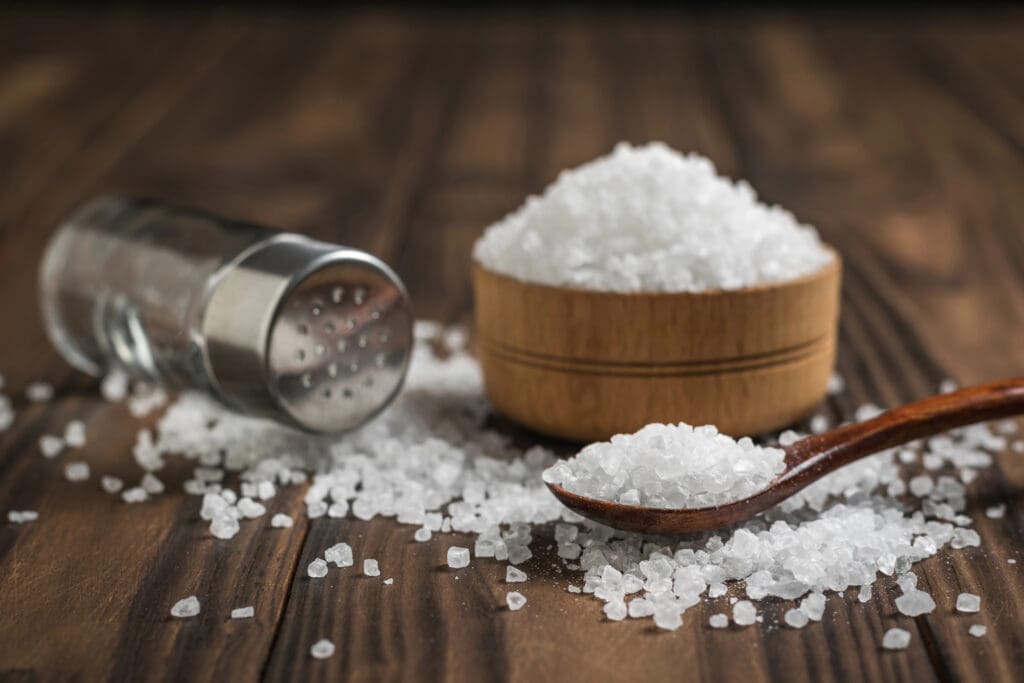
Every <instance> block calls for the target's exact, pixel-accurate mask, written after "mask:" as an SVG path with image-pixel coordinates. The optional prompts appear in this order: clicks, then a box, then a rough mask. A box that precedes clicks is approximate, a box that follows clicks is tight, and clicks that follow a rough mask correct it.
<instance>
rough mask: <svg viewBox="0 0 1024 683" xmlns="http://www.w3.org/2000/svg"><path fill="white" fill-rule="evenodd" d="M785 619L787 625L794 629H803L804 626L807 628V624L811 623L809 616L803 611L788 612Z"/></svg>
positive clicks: (791, 610)
mask: <svg viewBox="0 0 1024 683" xmlns="http://www.w3.org/2000/svg"><path fill="white" fill-rule="evenodd" d="M784 618H785V621H786V624H787V625H789V626H791V627H793V628H803V627H804V626H807V622H808V621H810V620H809V619H808V618H807V614H806V613H804V612H803V610H799V609H790V610H787V611H786V616H785V617H784Z"/></svg>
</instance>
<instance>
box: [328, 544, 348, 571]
mask: <svg viewBox="0 0 1024 683" xmlns="http://www.w3.org/2000/svg"><path fill="white" fill-rule="evenodd" d="M324 559H325V560H327V561H328V562H333V563H334V564H335V565H336V566H338V567H351V566H352V565H353V564H355V559H354V558H353V555H352V546H350V545H349V544H348V543H335V544H334V545H332V546H331V547H330V548H328V549H327V550H325V551H324Z"/></svg>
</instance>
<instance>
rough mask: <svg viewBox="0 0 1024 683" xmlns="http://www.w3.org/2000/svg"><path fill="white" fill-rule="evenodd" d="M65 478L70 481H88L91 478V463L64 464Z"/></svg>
mask: <svg viewBox="0 0 1024 683" xmlns="http://www.w3.org/2000/svg"><path fill="white" fill-rule="evenodd" d="M64 478H65V479H67V480H68V481H86V480H87V479H88V478H89V463H87V462H69V463H68V464H67V465H65V466H64Z"/></svg>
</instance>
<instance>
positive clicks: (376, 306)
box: [200, 234, 413, 433]
mask: <svg viewBox="0 0 1024 683" xmlns="http://www.w3.org/2000/svg"><path fill="white" fill-rule="evenodd" d="M412 326H413V313H412V307H411V304H410V301H409V296H408V294H407V293H406V290H405V287H404V285H403V284H402V282H401V280H399V278H398V276H397V275H396V274H395V273H394V272H393V271H392V270H391V269H390V268H389V267H388V266H387V265H386V264H385V263H384V262H382V261H381V260H379V259H377V258H375V257H374V256H371V255H370V254H367V253H365V252H362V251H359V250H356V249H349V248H343V247H338V246H336V245H331V244H326V243H323V242H317V241H314V240H311V239H308V238H305V237H301V236H299V235H292V234H282V235H278V236H276V237H274V238H272V239H270V240H267V241H265V242H262V243H260V244H257V245H255V246H254V247H252V248H251V249H249V250H247V251H246V252H245V253H243V254H242V255H241V256H240V257H239V258H238V259H236V260H235V262H234V263H232V264H229V265H228V266H226V267H225V268H224V270H223V272H222V273H221V274H220V275H219V276H218V277H217V278H216V279H215V280H214V281H213V282H212V284H211V286H210V288H209V290H208V292H207V302H206V305H205V307H204V313H203V319H202V321H201V324H200V330H201V337H202V344H203V348H202V353H203V355H204V358H203V361H204V362H205V364H206V365H207V370H208V374H209V375H210V377H211V378H212V381H213V382H214V384H215V386H214V387H212V388H213V390H214V391H215V392H216V393H218V394H219V395H220V397H221V399H222V400H223V401H225V402H226V403H228V404H229V405H234V406H236V407H237V408H239V409H242V410H246V411H252V412H258V413H263V414H265V415H268V416H271V417H274V418H275V419H277V420H279V421H282V422H285V423H290V424H293V425H295V426H297V427H300V428H302V429H306V430H310V431H315V432H325V433H330V432H340V431H345V430H348V429H352V428H354V427H357V426H358V425H360V424H362V423H363V422H366V421H367V420H369V419H370V418H371V417H373V416H374V415H376V414H377V413H378V412H380V411H381V410H383V408H384V407H385V406H387V404H388V403H389V402H390V401H391V400H392V399H393V398H394V396H395V395H396V394H397V393H398V391H399V390H400V389H401V386H402V382H403V380H404V378H405V373H406V370H407V368H408V365H409V359H410V354H411V351H412V343H413V334H412Z"/></svg>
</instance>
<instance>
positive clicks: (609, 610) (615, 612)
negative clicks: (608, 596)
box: [604, 600, 629, 621]
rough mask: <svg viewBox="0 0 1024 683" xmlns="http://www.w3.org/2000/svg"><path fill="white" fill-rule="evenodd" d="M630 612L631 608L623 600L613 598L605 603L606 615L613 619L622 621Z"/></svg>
mask: <svg viewBox="0 0 1024 683" xmlns="http://www.w3.org/2000/svg"><path fill="white" fill-rule="evenodd" d="M628 614H629V610H628V608H627V607H626V603H625V602H623V601H622V600H612V601H611V602H606V603H605V605H604V615H605V616H606V617H608V619H609V620H611V621H622V620H623V619H625V618H626V616H627V615H628Z"/></svg>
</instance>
